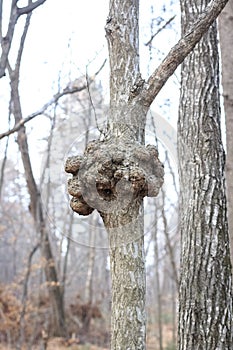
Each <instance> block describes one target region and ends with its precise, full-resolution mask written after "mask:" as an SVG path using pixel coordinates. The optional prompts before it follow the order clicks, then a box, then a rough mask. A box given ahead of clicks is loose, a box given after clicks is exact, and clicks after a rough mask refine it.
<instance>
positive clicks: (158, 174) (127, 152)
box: [65, 138, 164, 217]
mask: <svg viewBox="0 0 233 350" xmlns="http://www.w3.org/2000/svg"><path fill="white" fill-rule="evenodd" d="M65 171H66V172H67V173H71V174H72V175H73V176H72V178H71V179H69V180H68V192H69V194H70V195H71V196H72V199H71V201H70V206H71V208H72V209H73V211H75V212H77V213H78V214H80V215H89V214H91V213H92V212H93V210H94V209H97V210H98V212H99V213H100V215H101V216H102V217H103V216H104V215H105V214H109V213H111V212H116V211H120V210H124V209H127V207H130V206H131V205H132V204H133V203H134V202H135V201H137V202H139V201H141V200H142V199H143V197H145V196H148V197H155V196H157V195H158V193H159V190H160V188H161V186H162V184H163V181H164V167H163V164H162V163H161V162H160V160H159V158H158V151H157V148H156V147H155V146H153V145H147V146H146V147H145V146H143V145H141V144H139V143H138V142H132V141H131V142H127V141H125V140H124V142H122V141H121V140H119V139H115V138H113V139H111V140H104V141H100V140H94V141H91V142H89V143H88V145H87V147H86V149H85V151H84V155H83V156H80V155H78V156H73V157H69V158H68V159H67V161H66V164H65Z"/></svg>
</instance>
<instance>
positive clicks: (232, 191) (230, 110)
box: [219, 0, 233, 264]
mask: <svg viewBox="0 0 233 350" xmlns="http://www.w3.org/2000/svg"><path fill="white" fill-rule="evenodd" d="M219 33H220V48H221V61H222V85H223V98H224V109H225V118H226V140H227V155H226V180H227V204H228V207H227V211H228V225H229V236H230V242H231V245H230V247H231V263H232V264H233V137H232V133H233V73H232V72H233V56H232V54H231V51H230V48H232V47H233V0H229V2H228V4H227V6H226V7H225V8H224V10H223V12H222V13H221V15H220V16H219Z"/></svg>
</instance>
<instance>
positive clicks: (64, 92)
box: [0, 60, 106, 140]
mask: <svg viewBox="0 0 233 350" xmlns="http://www.w3.org/2000/svg"><path fill="white" fill-rule="evenodd" d="M105 63H106V60H104V62H103V64H102V65H101V67H100V68H99V69H98V71H97V72H96V73H95V74H94V76H93V77H91V78H90V79H89V81H88V84H89V85H90V84H91V83H93V81H94V80H95V78H96V76H97V75H98V74H99V72H100V71H101V70H102V69H103V67H104V65H105ZM86 88H87V84H84V85H82V86H74V87H70V86H69V85H67V87H65V89H64V90H62V91H60V92H58V93H56V94H55V95H54V96H53V98H52V99H51V100H50V101H48V102H47V103H45V104H44V106H43V107H41V108H40V109H39V110H38V111H36V112H34V113H32V114H30V115H29V116H28V117H26V118H23V119H21V120H20V121H19V122H18V123H17V124H15V126H14V127H13V128H12V129H10V130H8V131H5V132H3V133H1V134H0V140H1V139H3V138H4V137H6V136H9V135H11V134H13V133H14V132H16V131H18V130H19V129H20V128H22V127H23V126H24V125H25V124H26V123H27V122H29V121H30V120H32V119H34V118H35V117H37V116H39V115H42V114H43V113H44V112H45V111H46V110H47V109H48V108H49V107H50V106H51V105H52V104H54V103H57V102H58V100H59V99H60V98H61V97H63V96H65V95H68V94H74V93H76V92H80V91H82V90H85V89H86Z"/></svg>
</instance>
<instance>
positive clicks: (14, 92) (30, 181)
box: [9, 70, 66, 336]
mask: <svg viewBox="0 0 233 350" xmlns="http://www.w3.org/2000/svg"><path fill="white" fill-rule="evenodd" d="M9 74H10V80H11V100H12V107H13V108H12V112H13V115H14V118H15V122H16V123H18V122H19V121H20V120H22V111H21V104H20V98H19V91H18V86H19V75H18V72H17V70H16V71H11V70H10V71H9ZM17 142H18V145H19V150H20V153H21V157H22V162H23V166H24V171H25V177H26V182H27V188H28V192H29V195H30V211H31V214H32V217H33V219H34V222H35V227H36V230H37V231H38V233H39V234H40V245H41V253H42V257H43V258H44V271H45V278H46V282H47V285H48V290H49V296H50V300H51V306H52V317H53V327H54V329H53V333H54V335H57V336H64V335H65V334H66V330H65V313H64V306H63V294H62V291H61V287H60V283H59V281H58V277H57V271H56V265H55V260H54V258H53V254H52V250H51V245H50V241H49V236H48V232H47V229H46V220H45V218H44V215H43V208H42V202H41V197H40V192H39V190H38V188H37V185H36V182H35V179H34V176H33V172H32V167H31V160H30V156H29V149H28V143H27V135H26V130H25V127H24V126H23V127H22V128H21V129H20V130H19V131H18V137H17Z"/></svg>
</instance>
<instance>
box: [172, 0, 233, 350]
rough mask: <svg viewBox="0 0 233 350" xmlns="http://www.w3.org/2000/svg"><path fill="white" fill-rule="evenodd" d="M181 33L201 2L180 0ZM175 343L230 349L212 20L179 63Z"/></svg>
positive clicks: (189, 348) (188, 348)
mask: <svg viewBox="0 0 233 350" xmlns="http://www.w3.org/2000/svg"><path fill="white" fill-rule="evenodd" d="M180 3H181V11H182V35H185V32H186V31H187V30H188V29H189V26H190V25H192V23H193V21H194V20H195V19H196V17H197V16H198V14H199V13H200V12H202V11H203V8H202V6H206V3H207V1H204V2H200V1H198V0H197V1H193V0H192V1H191V0H185V1H184V0H181V1H180ZM181 74H182V80H181V96H180V109H179V121H178V154H179V173H180V188H181V277H180V295H179V301H180V304H179V335H178V336H179V339H178V349H179V350H193V349H199V350H204V349H205V350H217V349H218V350H230V349H232V348H233V328H232V279H231V263H230V252H229V237H228V224H227V212H226V196H225V179H224V166H225V155H224V150H223V146H222V141H221V130H220V99H219V62H218V45H217V29H216V23H214V24H213V25H212V26H211V27H210V29H209V31H208V32H207V33H206V34H205V35H204V37H203V38H202V39H201V40H200V42H199V43H198V44H197V46H196V47H195V49H194V50H193V52H192V53H191V54H190V55H189V56H188V57H187V58H186V59H185V61H184V63H183V64H182V73H181Z"/></svg>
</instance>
